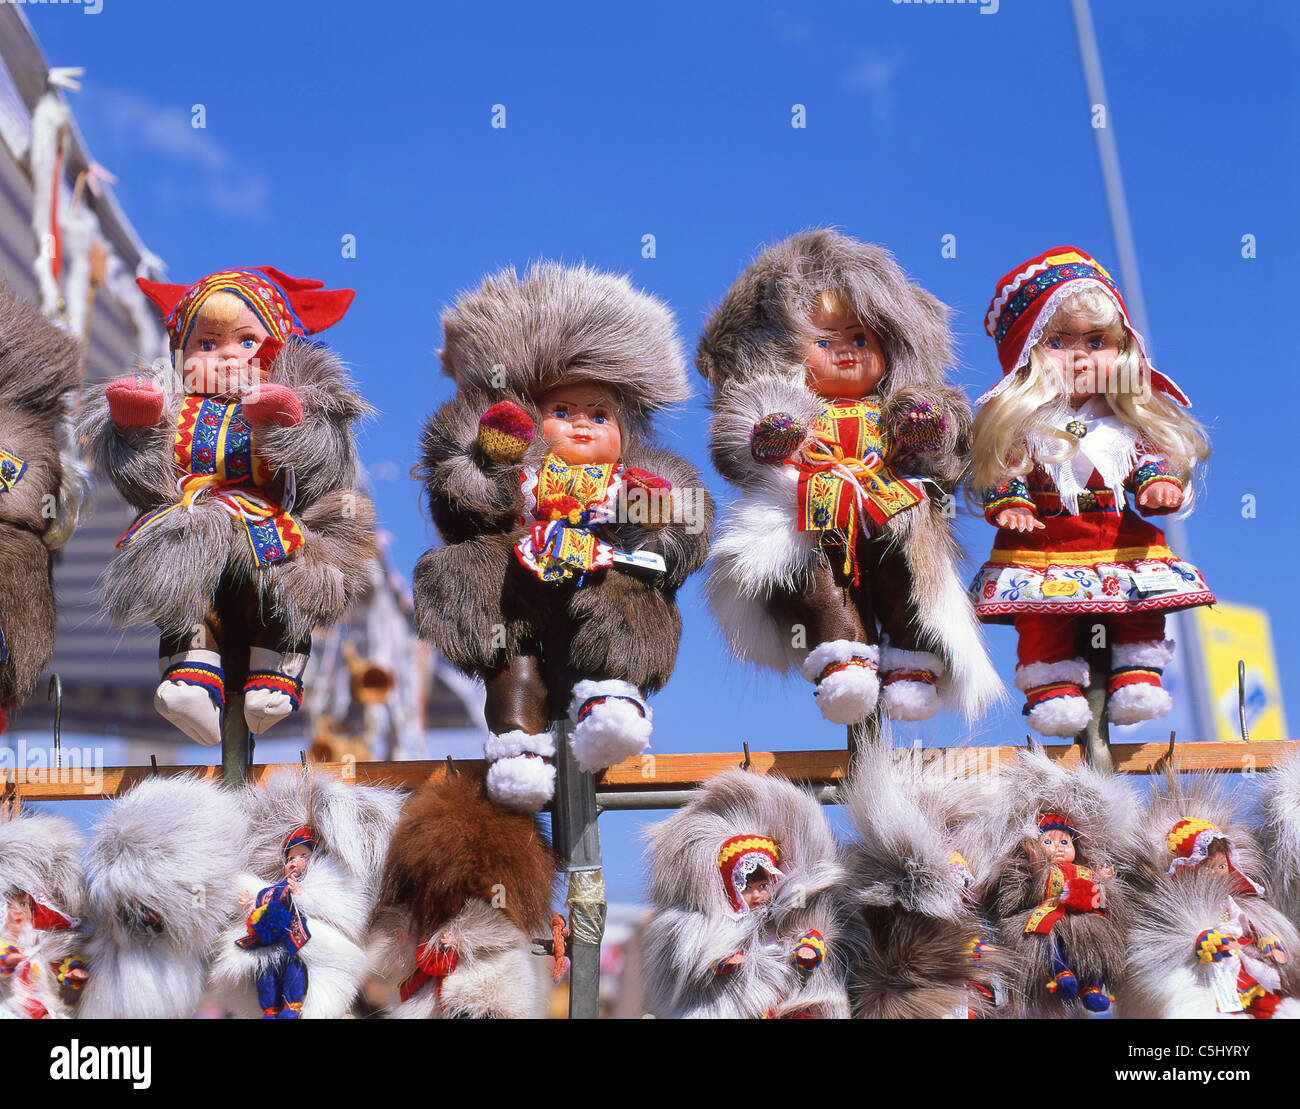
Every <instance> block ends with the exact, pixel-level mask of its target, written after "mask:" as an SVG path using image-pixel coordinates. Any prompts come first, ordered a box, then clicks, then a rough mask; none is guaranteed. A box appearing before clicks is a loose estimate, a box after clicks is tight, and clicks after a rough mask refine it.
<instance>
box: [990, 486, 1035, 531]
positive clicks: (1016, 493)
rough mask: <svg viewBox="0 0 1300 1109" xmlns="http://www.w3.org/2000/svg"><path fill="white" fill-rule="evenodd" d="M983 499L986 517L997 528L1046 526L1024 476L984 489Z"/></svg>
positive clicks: (1033, 529)
mask: <svg viewBox="0 0 1300 1109" xmlns="http://www.w3.org/2000/svg"><path fill="white" fill-rule="evenodd" d="M983 500H984V519H986V520H987V521H988V522H989V523H990V524H992V525H993V526H994V527H995V528H1008V529H1010V530H1013V531H1035V530H1037V529H1038V528H1041V527H1043V526H1044V525H1043V522H1042V521H1041V520H1039V518H1038V508H1037V506H1035V504H1034V500H1033V498H1032V497H1031V496H1030V495H1029V486H1028V484H1026V482H1025V480H1024V479H1023V478H1018V477H1013V478H1008V479H1007V480H1006V481H1000V482H998V483H997V485H995V486H994V487H993V488H992V489H986V490H984V494H983Z"/></svg>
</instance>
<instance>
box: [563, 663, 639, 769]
mask: <svg viewBox="0 0 1300 1109" xmlns="http://www.w3.org/2000/svg"><path fill="white" fill-rule="evenodd" d="M600 697H607V698H609V700H607V701H604V702H603V703H601V704H597V705H595V706H593V707H592V708H591V709H589V710H588V713H587V715H586V716H585V717H583V718H582V719H579V714H580V713H581V712H582V710H583V708H584V706H586V705H587V703H588V702H589V701H592V700H595V699H596V698H600ZM624 698H629V699H630V700H624ZM632 702H635V703H632ZM569 720H570V721H571V722H572V724H573V727H572V728H571V729H570V731H569V747H570V748H571V749H572V751H573V754H574V757H575V758H576V759H577V760H578V767H579V769H580V770H582V771H583V772H584V773H591V774H595V773H598V772H600V771H601V770H604V769H605V768H606V767H610V766H613V765H614V764H615V763H619V762H622V761H623V760H624V759H630V758H632V757H634V756H636V755H639V754H640V753H641V752H642V751H644V750H645V749H646V748H647V747H649V746H650V731H651V726H652V722H653V713H652V711H651V709H650V706H649V705H647V704H646V703H645V697H644V696H643V695H642V693H641V691H640V690H639V689H637V687H636V686H634V685H631V684H630V683H628V682H620V681H600V682H593V681H580V682H575V683H574V686H573V699H572V700H571V701H570V702H569Z"/></svg>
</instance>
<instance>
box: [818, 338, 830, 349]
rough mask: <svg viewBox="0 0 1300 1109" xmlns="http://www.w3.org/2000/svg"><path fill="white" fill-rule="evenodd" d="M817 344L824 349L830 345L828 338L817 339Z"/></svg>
mask: <svg viewBox="0 0 1300 1109" xmlns="http://www.w3.org/2000/svg"><path fill="white" fill-rule="evenodd" d="M817 345H818V346H819V347H821V348H822V350H825V349H826V348H827V347H828V346H830V345H831V341H830V340H829V339H818V340H817Z"/></svg>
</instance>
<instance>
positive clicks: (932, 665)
mask: <svg viewBox="0 0 1300 1109" xmlns="http://www.w3.org/2000/svg"><path fill="white" fill-rule="evenodd" d="M894 670H925V671H926V672H928V673H929V674H931V675H933V676H934V677H936V678H937V677H938V676H939V675H940V674H942V673H943V660H942V659H941V658H939V656H938V655H936V654H933V653H931V652H930V651H904V650H901V649H900V648H898V647H891V646H889V645H888V644H885V645H884V646H882V647H881V648H880V672H881V673H882V674H888V673H890V672H891V671H894Z"/></svg>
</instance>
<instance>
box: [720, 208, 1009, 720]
mask: <svg viewBox="0 0 1300 1109" xmlns="http://www.w3.org/2000/svg"><path fill="white" fill-rule="evenodd" d="M824 290H837V291H839V292H840V293H841V294H842V295H843V296H844V298H845V299H846V301H847V302H848V303H849V305H850V306H851V307H852V309H853V310H854V312H855V313H856V315H857V317H858V319H860V320H861V321H862V322H863V323H864V324H866V325H868V326H870V327H871V328H872V329H873V330H875V331H876V332H877V334H878V335H879V336H880V339H881V342H882V344H883V346H884V353H885V358H886V363H887V367H888V368H887V371H886V373H885V376H884V378H883V380H882V381H881V383H880V385H879V386H878V387H877V390H876V396H877V398H878V399H879V400H880V402H881V406H882V411H881V428H882V431H883V432H884V435H885V438H886V440H887V442H889V443H890V444H891V445H892V447H893V453H892V454H891V455H890V457H889V458H888V459H887V461H888V462H890V464H891V465H893V467H894V468H895V469H896V470H897V471H898V472H899V473H900V474H902V475H904V476H905V477H914V478H918V479H920V478H923V479H928V480H929V481H931V482H933V483H934V484H935V485H937V486H938V487H939V488H940V489H941V490H942V491H943V492H944V493H945V494H948V495H949V504H951V503H953V502H952V501H951V494H952V493H953V491H954V490H955V488H956V486H957V484H958V481H959V479H960V478H961V476H962V473H963V471H964V469H965V465H966V462H965V458H966V453H967V450H968V435H969V429H970V420H971V417H970V405H969V404H968V402H967V401H966V398H965V396H964V395H963V394H962V393H961V391H960V390H958V389H956V388H954V387H953V386H951V385H949V384H948V383H947V380H946V373H947V366H948V364H949V363H950V361H951V359H952V349H951V335H950V330H949V324H948V316H949V310H948V308H947V307H946V306H945V305H944V304H942V303H941V302H940V301H939V300H937V299H936V298H935V297H934V296H933V295H931V294H930V293H928V292H927V291H926V290H924V289H922V288H921V287H920V286H919V285H916V284H914V283H913V282H911V281H910V280H909V279H908V277H907V275H906V274H905V273H904V272H903V270H902V269H901V268H900V267H899V266H898V264H897V263H896V262H895V261H894V259H893V256H892V255H891V254H890V253H889V252H888V251H887V250H885V249H883V248H882V247H879V246H874V245H872V244H868V243H860V242H857V241H856V240H853V239H851V238H849V237H847V236H845V235H842V234H840V233H838V232H836V231H832V230H815V231H805V232H802V233H800V234H798V235H794V236H792V237H790V238H789V239H786V240H785V241H783V242H780V243H777V244H776V245H775V246H771V247H769V248H767V249H766V250H764V251H763V252H762V253H761V254H760V255H759V256H758V258H757V259H756V260H755V261H754V262H753V264H751V265H750V266H749V268H748V269H746V270H745V271H744V273H742V274H741V275H740V277H739V278H738V279H737V281H736V283H735V284H734V285H733V286H732V287H731V289H730V291H728V293H727V295H726V296H725V297H724V298H723V300H722V302H721V303H720V304H719V305H718V306H717V308H715V309H714V311H713V313H712V315H711V316H710V317H709V319H708V322H707V323H706V324H705V328H704V334H703V337H702V338H701V340H700V345H699V352H698V355H697V358H696V365H697V366H698V367H699V370H700V373H701V374H702V375H703V377H704V379H705V381H706V382H707V383H708V385H709V387H710V389H711V391H712V392H711V398H710V407H711V409H712V412H713V419H712V424H711V427H710V451H711V454H712V457H713V464H714V465H715V466H716V467H717V468H718V472H719V473H721V474H722V476H723V477H725V478H726V479H727V480H728V481H729V482H731V483H732V484H733V485H735V486H737V487H738V488H739V489H740V491H741V495H740V497H739V498H738V499H737V500H736V502H735V504H734V505H733V506H732V508H731V510H730V512H729V513H728V515H727V517H726V519H725V521H724V523H723V524H722V526H721V527H720V529H719V534H718V537H717V540H716V542H715V543H714V547H713V551H712V558H711V562H710V570H709V582H708V593H709V603H710V605H711V607H712V609H713V612H714V615H715V616H716V617H717V619H718V622H719V624H720V625H721V628H722V631H723V634H724V635H725V637H726V639H727V642H728V644H729V646H730V648H731V650H732V652H733V653H734V654H735V655H736V656H737V657H739V658H743V659H747V660H748V661H750V662H753V663H756V664H758V665H760V666H766V667H770V668H772V669H774V670H778V671H788V670H792V669H794V670H797V669H799V667H800V666H801V665H802V664H803V662H804V660H805V656H806V654H807V649H811V648H813V647H815V646H816V644H808V645H807V648H803V647H797V646H792V643H791V636H790V635H789V633H788V629H785V628H783V626H782V625H781V624H780V623H779V622H778V621H777V619H776V618H775V616H774V615H773V613H772V611H771V610H770V608H769V607H768V601H769V599H770V598H771V596H772V591H773V588H774V587H776V586H781V587H783V588H785V589H788V590H790V591H793V592H799V591H800V590H801V587H802V585H803V583H804V582H805V581H806V580H807V578H808V575H809V574H810V572H811V570H812V568H813V567H814V566H815V565H816V564H817V560H818V559H821V558H824V556H823V555H822V554H821V552H820V550H819V546H818V540H819V533H817V532H801V531H799V530H797V511H796V498H795V482H796V477H797V474H796V472H795V471H794V470H793V469H792V468H791V467H788V466H781V465H774V464H772V463H768V462H759V461H756V460H755V459H754V457H753V455H752V454H751V452H750V433H751V431H752V429H753V427H754V424H755V423H756V422H757V421H758V420H759V419H761V418H762V417H763V416H765V415H769V414H772V413H779V412H784V413H788V414H789V415H791V416H793V417H795V419H797V420H798V421H800V422H801V423H802V424H804V425H805V426H807V425H809V424H811V423H812V421H813V420H814V419H816V418H817V416H818V415H819V414H820V413H821V412H822V410H823V408H824V406H825V402H824V401H823V400H822V398H821V397H819V396H818V395H817V394H815V393H814V392H813V391H812V390H811V389H810V388H809V387H808V386H807V385H806V384H805V371H804V360H805V353H804V352H805V349H806V348H807V345H808V344H809V342H810V341H812V340H813V339H815V338H817V337H818V336H817V333H816V331H815V329H814V328H813V327H812V326H811V324H810V323H809V315H810V313H811V312H812V310H813V309H814V307H815V305H816V298H817V296H818V295H819V294H820V293H821V292H822V291H824ZM920 402H926V403H928V404H929V405H930V406H931V407H932V408H933V409H935V410H936V411H937V412H939V413H941V414H942V416H943V417H944V420H945V425H946V426H945V430H944V433H943V437H942V443H941V444H940V446H939V449H938V450H936V451H934V452H930V453H925V454H910V453H907V452H906V451H903V450H902V449H901V446H900V444H901V442H902V438H903V437H902V434H901V433H902V430H903V425H904V423H905V421H906V420H907V414H908V412H909V411H911V410H912V409H913V408H914V407H915V406H916V405H917V404H918V403H920ZM934 492H935V491H934V489H931V490H930V493H931V494H934ZM950 511H951V510H950V509H949V512H950ZM883 535H884V537H885V538H886V539H887V540H888V541H889V542H890V543H891V544H895V545H897V546H898V547H899V548H900V549H901V551H902V553H903V556H904V560H905V562H906V565H907V568H908V571H909V574H910V578H911V585H912V590H911V599H912V602H913V604H914V606H915V611H916V617H915V619H916V622H917V626H918V628H919V630H920V632H921V634H922V639H923V641H924V643H925V645H926V647H927V649H929V650H930V651H932V652H934V653H935V654H936V655H938V656H939V657H940V659H941V661H942V662H943V663H944V664H945V666H946V669H947V678H946V679H944V678H941V685H940V688H941V689H944V686H945V684H946V686H947V688H946V690H944V691H945V695H946V696H947V698H948V700H949V702H950V703H951V704H952V705H953V706H954V707H956V708H959V709H960V710H961V711H963V712H965V713H966V714H967V715H968V716H977V715H979V714H980V713H981V712H983V711H984V709H986V708H988V707H989V706H990V705H992V704H993V703H994V702H995V701H997V700H998V699H999V698H1000V697H1001V696H1002V685H1001V683H1000V681H999V680H998V678H997V675H996V674H995V673H994V671H993V668H992V666H991V664H990V663H989V661H988V658H987V655H986V654H985V649H984V642H983V636H982V634H981V632H980V629H979V626H978V623H977V621H976V620H975V617H974V615H973V613H972V611H971V607H970V603H969V601H968V600H967V597H966V590H965V587H964V586H963V584H962V582H961V580H960V579H959V578H958V576H957V569H956V565H957V561H958V558H959V553H960V552H959V550H958V548H957V544H956V541H955V539H954V537H953V529H952V526H951V523H950V520H949V519H948V517H947V516H945V508H944V505H943V504H942V503H941V501H940V499H938V498H936V497H935V496H933V495H930V496H927V499H926V500H925V501H924V502H922V503H921V504H919V505H917V506H915V507H914V508H911V509H909V510H907V511H904V512H901V513H899V514H898V515H895V516H893V517H892V518H891V519H890V520H889V521H888V522H887V523H886V524H885V525H884V527H883Z"/></svg>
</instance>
